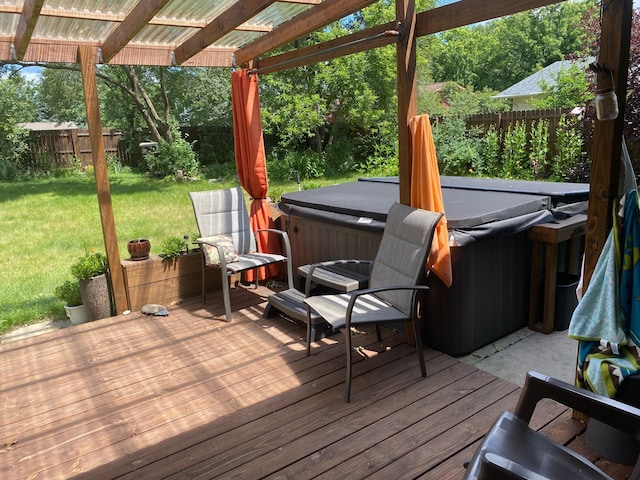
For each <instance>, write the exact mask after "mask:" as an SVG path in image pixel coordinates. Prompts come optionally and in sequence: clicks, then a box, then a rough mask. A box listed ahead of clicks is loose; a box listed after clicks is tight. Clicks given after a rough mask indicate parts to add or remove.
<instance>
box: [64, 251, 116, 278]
mask: <svg viewBox="0 0 640 480" xmlns="http://www.w3.org/2000/svg"><path fill="white" fill-rule="evenodd" d="M108 270H109V264H108V263H107V256H106V255H105V254H103V253H100V252H94V253H88V252H87V253H86V254H85V255H84V256H82V257H80V258H79V259H78V261H77V262H76V263H74V264H73V265H71V275H73V276H74V277H75V278H77V279H78V280H84V279H87V278H93V277H97V276H98V275H102V274H104V273H107V271H108Z"/></svg>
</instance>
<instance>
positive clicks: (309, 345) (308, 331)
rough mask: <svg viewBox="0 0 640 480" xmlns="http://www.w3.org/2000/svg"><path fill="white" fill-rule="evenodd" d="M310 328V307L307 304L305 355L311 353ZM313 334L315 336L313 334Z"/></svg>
mask: <svg viewBox="0 0 640 480" xmlns="http://www.w3.org/2000/svg"><path fill="white" fill-rule="evenodd" d="M311 330H312V327H311V307H310V306H309V305H307V357H308V356H309V355H311V336H312V332H311ZM313 336H314V337H315V334H313Z"/></svg>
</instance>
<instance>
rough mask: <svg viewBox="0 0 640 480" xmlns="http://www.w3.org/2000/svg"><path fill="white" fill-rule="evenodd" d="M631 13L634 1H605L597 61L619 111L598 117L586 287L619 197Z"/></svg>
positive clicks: (586, 255)
mask: <svg viewBox="0 0 640 480" xmlns="http://www.w3.org/2000/svg"><path fill="white" fill-rule="evenodd" d="M632 15H633V1H632V0H610V1H608V2H603V9H602V18H601V24H602V31H601V37H600V55H599V57H598V63H600V64H605V65H606V66H607V67H608V68H611V69H612V70H613V75H614V80H615V90H616V95H617V97H618V107H619V110H620V114H619V115H618V118H617V119H615V120H609V121H604V122H601V121H599V120H596V122H595V128H594V131H593V147H592V150H591V181H590V189H589V209H588V212H587V213H588V215H587V218H588V219H587V231H586V236H585V263H584V289H585V290H586V286H587V285H588V283H589V280H590V279H591V275H592V274H593V269H594V267H595V265H596V263H597V261H598V257H599V256H600V252H601V251H602V247H603V246H604V242H605V241H606V239H607V235H608V234H609V231H610V230H611V226H612V212H613V205H614V203H615V200H616V197H617V196H618V181H619V178H620V155H621V153H622V129H623V126H624V108H625V98H626V95H627V73H628V70H629V46H630V42H631V19H632ZM600 86H601V85H599V87H600Z"/></svg>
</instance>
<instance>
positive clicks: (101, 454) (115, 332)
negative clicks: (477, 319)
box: [0, 287, 630, 479]
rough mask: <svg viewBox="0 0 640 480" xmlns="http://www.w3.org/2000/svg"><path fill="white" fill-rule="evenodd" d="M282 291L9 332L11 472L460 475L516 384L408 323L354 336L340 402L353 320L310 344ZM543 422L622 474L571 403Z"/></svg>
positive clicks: (4, 351) (5, 373)
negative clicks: (230, 312)
mask: <svg viewBox="0 0 640 480" xmlns="http://www.w3.org/2000/svg"><path fill="white" fill-rule="evenodd" d="M270 293H271V292H270V291H269V290H267V289H266V288H263V287H260V288H259V289H257V290H254V289H245V288H235V289H233V293H232V306H233V308H234V318H233V321H232V322H230V323H227V322H225V321H224V310H223V307H222V304H221V301H220V300H219V299H215V300H214V299H211V301H210V302H209V303H207V304H206V305H202V303H201V302H199V299H194V300H192V301H189V302H185V303H183V304H181V305H177V306H174V307H171V308H170V314H169V316H167V317H150V316H145V315H142V314H139V313H132V314H130V315H127V316H122V315H121V316H118V317H113V318H109V319H103V320H99V321H96V322H92V323H88V324H83V325H78V326H75V327H73V328H68V329H64V330H60V331H57V332H53V333H49V334H46V335H41V336H38V337H31V338H26V339H22V340H19V341H16V342H12V343H7V344H3V345H0V355H2V360H3V361H2V362H0V378H1V379H2V380H1V384H2V389H1V391H0V442H2V446H0V458H2V462H0V478H12V479H13V478H17V479H22V478H47V479H55V478H72V477H73V478H87V479H112V478H123V479H129V478H136V479H138V478H149V479H158V478H175V479H177V478H224V479H227V478H242V479H253V478H274V479H275V478H288V479H298V478H300V479H305V478H327V479H333V478H379V479H387V478H423V479H443V478H451V479H458V478H461V477H462V475H463V472H464V468H463V467H462V463H463V462H464V460H465V459H468V458H469V457H470V456H471V455H472V454H473V451H474V450H475V448H476V446H477V444H478V442H479V440H480V439H481V438H482V436H483V435H484V433H485V432H486V431H487V430H488V428H489V426H490V424H491V423H492V422H493V420H494V419H495V418H496V417H497V416H498V414H499V413H500V412H501V411H503V410H507V409H512V408H513V407H514V405H515V403H516V401H517V398H518V395H519V392H520V389H519V387H517V386H516V385H514V384H512V383H510V382H507V381H504V380H500V379H498V378H496V377H494V376H492V375H491V374H489V373H486V372H482V371H480V370H478V369H476V368H475V367H472V366H470V365H466V364H464V363H461V362H459V361H458V360H457V359H455V358H452V357H450V356H448V355H445V354H442V353H440V352H437V351H434V350H432V349H429V348H426V350H425V359H426V363H427V373H428V377H427V378H426V379H423V378H422V377H420V373H419V367H418V359H417V356H416V352H415V349H414V348H412V347H409V346H408V345H407V344H406V343H405V342H404V336H403V335H401V334H393V333H392V332H385V338H384V342H383V344H382V345H381V344H379V343H378V342H377V340H376V336H375V333H374V332H373V331H371V332H369V331H364V332H360V334H359V335H357V337H356V338H357V342H358V344H359V345H362V346H363V347H364V350H363V352H364V354H365V356H367V357H368V358H366V359H365V358H360V359H359V360H358V361H356V363H355V365H354V379H353V386H352V402H351V403H349V404H347V403H345V402H344V375H345V370H344V365H345V358H344V357H345V351H344V348H345V347H344V342H343V339H342V335H340V334H337V335H334V336H332V337H329V338H325V339H322V340H319V341H318V342H317V343H316V344H314V346H313V349H312V355H310V356H308V357H307V356H306V355H305V353H304V350H305V347H304V340H303V336H304V334H305V331H304V328H303V327H302V326H300V325H298V324H295V323H292V322H289V321H287V320H284V319H282V318H279V317H277V316H276V317H273V318H269V319H266V320H265V319H263V318H262V312H263V309H264V304H265V300H266V297H267V296H268V295H269V294H270ZM531 425H532V426H533V427H534V428H537V429H540V430H541V431H543V432H545V434H548V435H549V436H551V437H552V438H554V439H556V440H558V441H561V442H564V443H569V444H570V445H572V446H575V449H576V451H579V452H580V453H582V454H584V455H586V456H588V458H590V459H592V460H593V461H598V462H599V464H600V465H601V468H603V469H605V470H606V471H608V472H609V473H610V474H612V475H613V476H614V478H626V476H628V474H629V473H630V468H628V467H623V466H619V465H616V464H612V463H610V462H607V461H606V460H603V459H599V458H598V456H597V454H595V453H594V452H593V451H591V450H590V449H589V447H588V446H587V445H586V444H585V443H584V441H583V437H582V436H580V433H581V432H582V431H583V430H584V426H583V425H582V424H581V423H580V422H577V421H576V420H573V419H571V412H570V411H569V410H568V409H566V408H564V407H562V406H559V405H557V404H554V403H553V402H542V403H541V404H540V406H539V408H538V409H537V410H536V414H535V415H534V418H533V420H532V423H531Z"/></svg>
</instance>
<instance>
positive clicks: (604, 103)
mask: <svg viewBox="0 0 640 480" xmlns="http://www.w3.org/2000/svg"><path fill="white" fill-rule="evenodd" d="M589 68H590V69H591V70H592V71H593V72H595V73H605V74H609V78H610V80H611V85H609V86H606V87H603V88H599V89H598V90H596V98H595V99H594V103H595V106H596V116H597V117H598V120H600V121H605V120H615V119H616V118H618V113H619V112H618V97H617V96H616V92H615V91H614V90H613V86H614V82H613V72H612V71H611V69H609V68H607V67H606V66H605V65H604V64H603V65H602V66H601V65H600V64H598V63H592V64H591V65H589Z"/></svg>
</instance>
